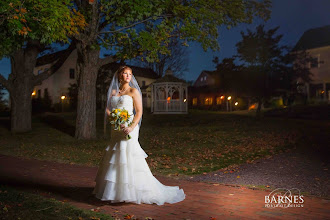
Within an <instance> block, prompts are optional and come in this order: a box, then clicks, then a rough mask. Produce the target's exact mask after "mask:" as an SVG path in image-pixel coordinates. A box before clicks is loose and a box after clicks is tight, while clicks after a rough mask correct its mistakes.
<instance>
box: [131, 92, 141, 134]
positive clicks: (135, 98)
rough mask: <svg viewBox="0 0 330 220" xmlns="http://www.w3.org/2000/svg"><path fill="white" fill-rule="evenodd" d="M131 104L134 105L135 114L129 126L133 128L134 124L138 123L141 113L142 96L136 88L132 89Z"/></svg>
mask: <svg viewBox="0 0 330 220" xmlns="http://www.w3.org/2000/svg"><path fill="white" fill-rule="evenodd" d="M132 97H133V104H134V106H135V112H136V114H135V116H134V119H133V122H132V124H131V125H130V126H129V127H131V128H132V130H133V129H134V128H135V126H136V125H138V124H139V121H140V118H141V117H142V114H143V108H142V97H141V95H140V92H139V91H138V90H137V89H135V88H134V89H133V96H132Z"/></svg>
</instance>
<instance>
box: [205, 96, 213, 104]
mask: <svg viewBox="0 0 330 220" xmlns="http://www.w3.org/2000/svg"><path fill="white" fill-rule="evenodd" d="M204 103H205V105H212V103H213V98H210V97H209V98H205V102H204Z"/></svg>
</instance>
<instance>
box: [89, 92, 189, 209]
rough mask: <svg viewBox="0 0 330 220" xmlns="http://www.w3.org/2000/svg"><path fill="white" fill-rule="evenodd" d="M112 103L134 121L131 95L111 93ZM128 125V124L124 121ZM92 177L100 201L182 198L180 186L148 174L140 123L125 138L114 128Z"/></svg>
mask: <svg viewBox="0 0 330 220" xmlns="http://www.w3.org/2000/svg"><path fill="white" fill-rule="evenodd" d="M110 101H111V102H112V103H111V106H114V107H115V108H125V109H126V110H127V111H128V113H129V114H130V115H132V116H131V120H133V118H134V115H133V98H132V97H131V96H129V95H122V96H112V98H111V100H110ZM126 126H127V124H126ZM111 129H112V130H111V140H110V144H109V146H108V147H107V148H106V150H105V153H104V156H103V159H102V161H101V162H100V166H99V169H98V172H97V175H96V178H95V182H96V186H95V188H94V190H93V194H95V196H96V197H97V198H98V199H100V200H103V201H110V202H132V203H137V204H141V203H145V204H153V203H156V204H157V205H163V204H164V203H177V202H180V201H182V200H184V199H185V196H186V195H185V193H184V191H183V189H179V187H178V186H166V185H163V184H162V183H161V182H159V181H158V180H157V179H156V178H155V177H154V176H153V175H152V173H151V171H150V168H149V166H148V164H147V161H146V160H145V158H147V157H148V155H147V154H146V153H145V152H144V150H143V149H142V148H141V146H140V143H139V141H138V138H139V129H140V128H139V125H137V126H135V128H134V129H133V131H132V132H130V133H129V134H130V136H131V139H129V140H126V137H125V136H126V135H125V134H124V132H123V131H115V130H113V125H112V126H111Z"/></svg>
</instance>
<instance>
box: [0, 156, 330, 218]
mask: <svg viewBox="0 0 330 220" xmlns="http://www.w3.org/2000/svg"><path fill="white" fill-rule="evenodd" d="M96 171H97V168H96V167H86V166H77V165H69V164H60V163H54V162H49V161H38V160H28V159H20V158H16V157H11V156H4V155H0V182H1V183H3V184H8V185H11V186H15V187H17V188H23V189H24V190H28V191H33V192H36V191H37V192H38V193H40V194H42V195H44V196H47V197H53V198H56V199H59V200H61V201H65V202H68V203H70V204H73V205H75V206H77V207H79V208H84V209H97V208H99V209H97V210H99V211H100V212H103V213H108V214H111V215H112V216H115V217H118V218H119V219H124V216H125V214H130V215H134V217H135V218H138V219H145V217H150V218H153V219H156V220H158V219H207V220H209V219H211V217H213V218H214V219H330V204H329V200H326V199H322V198H317V197H306V196H305V197H304V200H305V202H304V207H303V208H274V209H269V208H265V207H264V206H265V203H264V201H265V196H266V195H269V193H270V191H262V190H252V189H247V188H244V187H238V186H228V185H219V184H212V183H202V182H190V181H187V180H176V179H171V178H167V177H161V176H157V175H155V177H156V178H157V179H158V180H159V181H160V182H162V183H163V184H165V185H173V186H180V188H183V190H184V192H185V194H186V199H185V200H184V201H182V202H179V203H175V204H168V203H166V204H165V205H163V206H158V205H156V204H152V205H148V204H141V205H137V204H133V203H117V204H116V203H108V202H101V201H99V200H97V199H96V198H94V197H93V196H92V195H91V192H92V190H93V187H94V182H93V180H94V177H95V175H96ZM134 217H133V219H134Z"/></svg>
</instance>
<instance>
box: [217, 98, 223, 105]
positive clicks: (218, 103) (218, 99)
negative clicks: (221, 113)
mask: <svg viewBox="0 0 330 220" xmlns="http://www.w3.org/2000/svg"><path fill="white" fill-rule="evenodd" d="M221 103H222V99H221V97H217V105H221Z"/></svg>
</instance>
